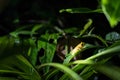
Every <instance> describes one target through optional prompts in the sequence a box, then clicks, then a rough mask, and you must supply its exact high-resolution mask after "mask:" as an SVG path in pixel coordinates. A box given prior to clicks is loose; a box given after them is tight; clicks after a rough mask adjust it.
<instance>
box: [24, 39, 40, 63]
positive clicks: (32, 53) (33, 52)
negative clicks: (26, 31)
mask: <svg viewBox="0 0 120 80" xmlns="http://www.w3.org/2000/svg"><path fill="white" fill-rule="evenodd" d="M26 41H27V42H29V44H30V46H29V50H28V54H27V55H28V57H29V59H30V62H31V63H32V64H33V65H35V64H36V62H37V55H38V49H37V46H36V43H35V40H33V39H26Z"/></svg>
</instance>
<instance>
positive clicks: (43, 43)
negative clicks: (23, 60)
mask: <svg viewBox="0 0 120 80" xmlns="http://www.w3.org/2000/svg"><path fill="white" fill-rule="evenodd" d="M58 37H59V36H58V34H48V33H46V34H45V35H42V36H41V37H40V39H39V41H38V49H41V48H43V49H44V56H42V57H40V62H41V63H42V64H43V63H49V62H52V60H53V57H54V54H55V51H56V44H57V38H58ZM50 40H51V42H50ZM48 70H49V67H46V68H45V72H47V71H48Z"/></svg>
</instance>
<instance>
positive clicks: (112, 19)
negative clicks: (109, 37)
mask: <svg viewBox="0 0 120 80" xmlns="http://www.w3.org/2000/svg"><path fill="white" fill-rule="evenodd" d="M101 1H102V2H101V5H102V10H103V13H104V14H105V16H106V18H107V19H108V21H109V23H110V25H111V27H112V28H114V27H115V26H116V25H117V24H118V22H119V21H120V15H119V14H120V1H119V0H101Z"/></svg>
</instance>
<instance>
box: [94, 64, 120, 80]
mask: <svg viewBox="0 0 120 80" xmlns="http://www.w3.org/2000/svg"><path fill="white" fill-rule="evenodd" d="M96 70H98V71H99V72H101V73H103V74H105V75H106V76H108V77H109V78H111V79H112V80H120V68H119V67H116V66H111V65H109V66H106V65H98V66H96Z"/></svg>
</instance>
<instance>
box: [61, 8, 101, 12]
mask: <svg viewBox="0 0 120 80" xmlns="http://www.w3.org/2000/svg"><path fill="white" fill-rule="evenodd" d="M65 11H66V12H69V13H93V12H98V13H101V12H102V10H101V9H96V10H91V9H89V8H70V9H61V10H60V11H59V12H60V13H62V12H65Z"/></svg>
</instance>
